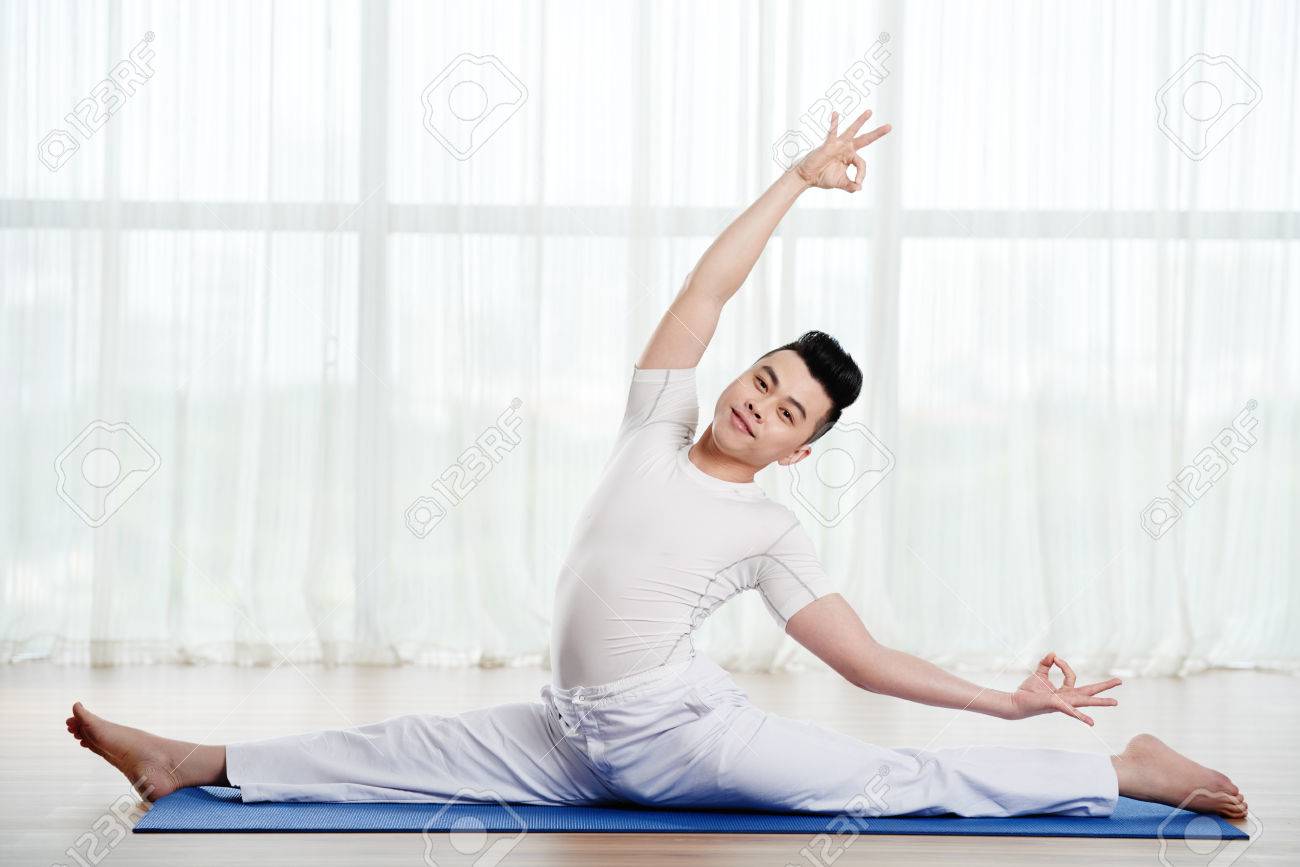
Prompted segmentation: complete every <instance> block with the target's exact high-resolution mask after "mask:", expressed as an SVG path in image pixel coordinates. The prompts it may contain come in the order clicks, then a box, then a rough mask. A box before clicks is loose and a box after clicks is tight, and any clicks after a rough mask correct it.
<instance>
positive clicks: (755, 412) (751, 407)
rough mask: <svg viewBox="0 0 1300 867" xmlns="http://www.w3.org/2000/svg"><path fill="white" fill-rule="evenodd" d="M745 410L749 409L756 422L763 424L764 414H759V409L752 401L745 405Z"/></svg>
mask: <svg viewBox="0 0 1300 867" xmlns="http://www.w3.org/2000/svg"><path fill="white" fill-rule="evenodd" d="M745 408H746V409H748V410H749V411H750V412H751V413H753V415H754V420H755V421H760V422H761V421H762V420H763V414H762V413H761V412H759V410H758V407H757V406H756V405H755V404H754V402H753V401H752V400H751V401H749V402H747V403H746V404H745Z"/></svg>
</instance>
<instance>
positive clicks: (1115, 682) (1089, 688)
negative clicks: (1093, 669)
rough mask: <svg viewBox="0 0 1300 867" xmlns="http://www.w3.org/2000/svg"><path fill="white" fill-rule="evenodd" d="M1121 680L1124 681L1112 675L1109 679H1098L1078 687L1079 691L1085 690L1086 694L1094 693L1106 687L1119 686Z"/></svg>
mask: <svg viewBox="0 0 1300 867" xmlns="http://www.w3.org/2000/svg"><path fill="white" fill-rule="evenodd" d="M1123 682H1124V681H1122V680H1120V679H1119V678H1118V677H1112V678H1111V679H1110V680H1102V681H1098V682H1097V683H1086V684H1084V685H1083V686H1081V687H1079V692H1085V693H1087V694H1088V695H1096V694H1097V693H1099V692H1105V691H1106V690H1108V689H1113V688H1114V687H1117V686H1119V685H1120V684H1122V683H1123Z"/></svg>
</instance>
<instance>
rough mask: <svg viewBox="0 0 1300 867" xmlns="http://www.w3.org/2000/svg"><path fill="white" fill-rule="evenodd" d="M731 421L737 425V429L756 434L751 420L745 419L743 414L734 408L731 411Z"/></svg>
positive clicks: (751, 434)
mask: <svg viewBox="0 0 1300 867" xmlns="http://www.w3.org/2000/svg"><path fill="white" fill-rule="evenodd" d="M731 423H732V424H733V425H735V427H736V430H740V431H744V432H745V433H747V434H749V435H750V436H751V437H752V436H753V435H754V430H753V428H751V427H750V426H749V422H747V421H746V420H745V417H744V416H743V415H741V414H740V413H738V412H736V411H735V410H734V409H733V410H732V411H731Z"/></svg>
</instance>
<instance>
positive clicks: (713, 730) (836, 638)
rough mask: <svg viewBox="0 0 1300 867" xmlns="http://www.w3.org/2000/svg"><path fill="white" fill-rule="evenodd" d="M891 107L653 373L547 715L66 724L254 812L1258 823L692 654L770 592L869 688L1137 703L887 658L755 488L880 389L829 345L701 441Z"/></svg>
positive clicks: (1071, 678)
mask: <svg viewBox="0 0 1300 867" xmlns="http://www.w3.org/2000/svg"><path fill="white" fill-rule="evenodd" d="M869 116H870V112H866V113H864V114H863V115H862V116H861V117H859V118H858V119H857V120H856V121H854V123H853V124H852V125H851V126H850V127H849V128H848V130H846V131H845V132H844V133H843V134H840V133H839V131H838V129H837V118H835V117H834V116H833V117H832V121H831V125H830V129H829V131H828V133H827V136H826V140H825V142H823V143H822V144H821V146H820V147H818V148H817V149H816V150H814V151H813V152H812V153H810V154H809V155H808V156H807V157H806V158H805V159H804V160H803V161H802V162H800V163H799V165H798V166H796V167H795V168H793V169H791V170H790V171H788V172H786V173H785V174H784V175H782V176H781V177H780V178H779V179H778V180H777V181H776V182H775V183H773V184H772V186H771V187H769V188H768V190H767V191H766V192H764V193H763V195H762V196H761V197H760V198H759V199H758V201H756V202H755V203H754V204H753V205H752V206H750V207H749V208H748V209H747V210H746V211H745V212H744V213H743V214H741V215H740V216H739V217H738V218H737V219H736V220H735V221H734V222H733V223H732V224H731V225H730V226H728V227H727V229H726V230H725V231H724V232H723V233H722V234H721V235H720V236H719V237H718V238H717V240H715V241H714V243H713V244H712V245H711V246H710V247H709V249H708V250H707V251H706V252H705V253H704V255H703V257H702V258H701V259H700V261H699V263H698V264H697V265H696V267H695V269H694V270H693V271H692V272H691V274H690V275H689V276H688V277H687V278H686V281H685V283H684V285H683V286H682V288H681V291H680V292H679V293H678V294H677V296H676V298H675V299H674V300H673V302H672V304H671V306H670V307H669V309H668V311H667V312H666V313H665V314H664V316H663V319H662V320H661V321H660V323H659V325H658V327H657V329H656V330H655V332H654V334H653V335H652V336H651V338H650V341H649V343H648V344H647V345H646V347H645V350H644V352H643V353H642V354H641V357H640V358H639V360H638V361H637V363H636V365H635V367H634V369H633V370H632V372H631V383H630V386H629V391H628V398H627V404H626V410H625V412H624V416H623V419H622V423H621V425H620V427H619V430H618V433H617V436H616V438H615V442H614V446H613V450H612V452H611V454H610V457H609V459H608V461H607V463H606V465H605V468H604V472H603V475H602V477H601V480H600V482H599V484H598V485H597V488H596V490H595V491H594V492H593V494H592V496H591V499H590V500H589V501H588V503H587V504H586V507H585V508H584V509H583V511H582V514H581V515H580V517H579V520H578V524H577V528H576V530H575V532H574V535H573V539H572V542H571V545H570V549H569V552H568V555H567V556H566V558H565V562H564V565H563V569H562V571H561V574H560V577H559V581H558V584H557V588H556V600H555V615H554V619H553V631H552V641H551V662H552V682H551V683H549V684H547V685H545V686H543V687H542V690H541V697H542V701H534V702H518V703H513V704H505V705H497V706H494V707H486V708H481V709H478V710H472V711H467V712H464V713H461V714H457V715H454V716H437V715H430V714H411V715H407V716H400V717H395V718H392V719H389V720H385V721H383V722H378V723H374V724H371V725H367V726H363V727H361V728H359V729H351V730H342V731H323V732H313V733H310V734H307V735H297V736H289V737H281V738H273V739H269V740H260V741H252V742H245V743H236V744H230V745H228V746H219V745H218V746H204V745H198V744H191V743H186V742H183V741H175V740H169V739H166V738H162V737H159V736H157V735H153V734H149V733H146V732H144V731H140V730H138V729H132V728H127V727H125V726H121V725H117V724H114V723H110V722H108V721H107V720H104V719H102V718H100V717H98V716H95V715H94V714H92V713H90V712H89V711H88V710H86V709H85V708H84V707H83V706H81V705H80V704H79V703H78V704H76V705H74V707H73V715H72V716H71V717H70V718H69V719H68V720H67V725H68V729H69V731H71V732H72V733H73V735H74V736H75V737H76V738H77V739H78V740H79V741H80V742H81V744H82V746H84V747H87V748H88V749H91V750H93V751H95V752H96V753H97V754H99V755H101V756H103V757H104V758H105V759H107V760H109V761H110V762H112V763H113V765H114V766H116V767H117V768H118V769H119V770H121V771H122V772H123V773H125V774H126V775H127V777H128V778H129V779H130V780H131V781H132V782H133V783H135V784H136V785H137V787H138V788H139V789H140V790H141V793H142V794H143V795H144V796H145V797H148V798H150V799H153V798H157V797H161V796H163V795H166V794H167V793H169V792H171V791H173V790H175V789H176V788H178V787H181V786H193V785H208V784H214V783H221V784H230V785H235V786H239V787H240V788H241V794H242V797H243V799H244V800H246V801H254V800H280V801H313V800H314V801H347V800H363V801H364V800H433V801H441V800H448V799H452V798H458V799H460V800H464V799H465V798H464V796H463V792H462V790H463V789H472V790H475V791H476V792H478V793H480V794H484V793H486V794H487V795H489V796H490V797H491V798H494V799H500V800H503V801H507V802H514V803H527V804H600V803H618V802H634V803H640V804H645V805H650V806H665V807H667V806H672V807H715V808H744V809H764V810H798V811H815V812H829V813H838V812H841V811H846V810H852V811H855V812H858V813H859V814H863V815H899V814H918V815H935V814H941V813H956V814H959V815H963V816H1009V815H1018V814H1026V813H1059V814H1065V815H1080V816H1106V815H1109V814H1110V812H1111V811H1112V810H1113V809H1114V806H1115V803H1116V800H1117V797H1118V795H1120V794H1124V795H1128V796H1130V797H1134V798H1140V799H1145V800H1152V801H1161V802H1163V803H1166V804H1175V805H1177V804H1183V805H1185V806H1187V807H1188V808H1190V809H1194V810H1203V811H1213V812H1218V813H1221V814H1223V815H1225V816H1229V817H1232V818H1241V817H1244V816H1245V812H1246V803H1245V800H1244V798H1243V796H1242V794H1241V792H1240V791H1239V790H1238V789H1237V787H1236V786H1234V785H1233V783H1232V782H1231V781H1230V780H1229V779H1228V778H1227V777H1225V776H1224V775H1223V774H1220V773H1218V772H1216V771H1213V770H1210V769H1208V768H1205V767H1203V766H1201V765H1198V764H1196V763H1195V762H1193V761H1191V760H1190V759H1187V758H1185V757H1184V756H1181V755H1179V754H1178V753H1176V752H1175V751H1174V750H1172V749H1170V748H1169V747H1168V746H1166V745H1165V744H1163V743H1162V742H1161V741H1159V740H1157V739H1156V738H1154V737H1151V736H1150V735H1138V736H1137V737H1135V738H1133V740H1131V741H1130V742H1129V744H1128V746H1127V748H1126V749H1125V750H1124V752H1123V753H1121V754H1119V755H1113V756H1111V755H1106V754H1102V753H1090V752H1078V751H1070V750H1057V749H1043V748H1034V747H1015V748H1012V747H984V746H973V747H968V748H965V749H941V750H933V751H931V750H925V749H915V748H886V747H880V746H876V745H873V744H870V743H867V742H865V741H861V740H858V739H856V738H852V737H849V736H847V735H843V734H840V733H838V732H835V731H832V730H830V729H827V728H824V727H822V726H819V725H816V724H814V723H812V722H808V721H804V720H793V719H787V718H784V717H780V716H777V715H775V714H771V713H768V712H766V711H763V710H761V709H759V708H757V707H755V706H754V705H753V704H751V703H750V701H749V698H748V696H747V695H746V694H745V692H744V691H743V690H741V689H740V688H739V687H738V686H737V685H736V683H735V682H734V681H733V680H732V678H731V677H730V675H729V674H728V673H727V672H726V671H724V670H723V669H722V668H720V667H719V666H718V665H717V664H715V663H714V662H712V661H711V660H710V659H708V657H706V656H704V655H702V654H698V653H696V651H695V648H694V646H693V640H692V639H693V636H694V634H695V632H696V630H697V629H698V628H699V627H700V625H701V624H702V623H703V622H704V620H705V619H706V618H707V617H708V616H709V615H710V614H711V613H712V612H713V611H715V610H716V609H717V608H718V607H719V606H721V605H722V604H723V603H725V602H726V601H727V600H729V599H731V598H732V597H734V596H736V595H737V594H739V593H742V592H744V591H747V590H757V591H758V592H759V594H760V596H761V598H762V599H763V602H764V604H765V605H766V606H767V609H768V611H769V613H770V614H771V615H772V618H773V619H774V621H775V622H776V624H777V625H778V626H780V627H781V628H782V629H784V631H785V632H786V633H787V634H789V635H790V636H791V637H793V638H794V639H795V640H796V641H798V642H799V643H801V644H802V645H804V646H805V647H807V648H808V649H809V650H810V651H811V652H812V653H814V654H815V655H816V656H817V657H819V658H820V659H821V660H823V661H824V662H825V663H826V664H827V665H828V666H830V667H831V668H832V669H834V670H835V671H837V672H838V673H839V674H841V675H842V676H843V677H844V678H845V679H846V680H848V681H849V682H851V683H852V684H854V685H855V686H858V687H860V688H862V689H864V690H868V691H870V692H874V693H879V694H883V695H890V696H896V697H898V698H903V699H908V700H911V701H916V702H922V703H925V704H929V705H934V706H938V707H946V708H957V709H961V710H969V711H972V712H976V713H983V714H988V715H991V716H996V717H1000V718H1002V719H1008V720H1016V719H1024V718H1026V717H1030V716H1035V715H1038V714H1046V713H1061V714H1065V715H1068V716H1070V717H1072V718H1074V719H1077V720H1079V721H1081V722H1083V723H1085V724H1087V725H1092V724H1093V720H1092V718H1091V717H1089V716H1088V715H1087V714H1086V713H1085V712H1084V711H1083V710H1081V708H1086V707H1094V706H1095V707H1104V706H1113V705H1115V704H1117V702H1116V700H1115V699H1113V698H1107V697H1101V696H1100V695H1099V693H1101V692H1104V691H1106V690H1109V689H1111V688H1113V687H1115V686H1118V685H1119V679H1118V678H1111V679H1110V680H1106V681H1103V682H1099V683H1093V684H1087V685H1084V686H1075V675H1074V672H1073V671H1072V670H1071V669H1070V666H1069V665H1068V664H1067V663H1066V662H1065V661H1064V660H1062V659H1059V658H1057V657H1056V655H1055V654H1052V653H1049V654H1047V655H1045V656H1044V657H1043V658H1042V659H1041V660H1040V661H1039V663H1038V665H1037V667H1036V669H1035V670H1034V671H1033V672H1032V673H1031V674H1030V675H1029V677H1028V678H1026V679H1025V681H1024V682H1023V683H1022V684H1021V685H1020V687H1019V688H1018V689H1017V690H1015V691H1014V692H1005V691H1000V690H995V689H989V688H981V687H979V686H977V685H976V684H974V683H971V682H969V681H966V680H963V679H962V678H959V677H957V676H955V675H953V674H949V673H948V672H945V671H943V670H942V669H939V668H938V667H936V666H934V665H932V664H930V663H928V662H926V661H924V660H922V659H919V658H917V657H915V656H912V655H910V654H907V653H904V652H902V651H899V650H894V649H891V648H888V647H885V646H883V645H881V644H880V643H879V642H877V641H876V640H875V639H874V638H873V637H872V636H871V634H870V633H869V632H868V631H867V628H866V626H865V625H864V624H863V622H862V620H861V619H860V618H859V617H858V615H857V614H856V612H855V611H854V610H853V608H852V607H851V606H850V605H849V603H848V602H847V601H846V600H845V599H844V597H843V596H841V595H840V594H839V593H837V592H835V589H834V585H833V583H832V582H831V581H830V579H829V578H828V576H827V575H826V573H825V572H824V571H823V569H822V566H821V563H820V562H819V560H818V557H817V554H816V551H815V550H814V548H813V545H812V543H811V540H810V539H809V537H808V536H807V534H806V533H805V532H804V530H803V528H802V527H801V526H800V524H799V521H798V519H797V518H796V517H795V515H794V514H793V512H791V511H790V510H789V509H788V508H786V507H785V506H783V505H781V504H778V503H776V502H774V501H772V500H769V499H768V498H767V496H766V495H765V494H764V492H763V490H762V489H761V488H760V487H759V485H758V484H757V483H756V482H755V481H754V475H755V473H757V472H758V471H759V470H761V469H763V468H764V467H766V466H768V465H770V464H772V463H778V464H783V465H789V464H793V463H796V462H798V461H801V460H804V459H806V458H807V457H808V456H809V455H810V454H811V452H812V449H813V447H814V444H815V443H816V442H817V439H818V438H819V437H820V436H822V435H823V434H825V433H826V431H828V430H829V429H830V428H831V427H832V426H833V425H834V424H835V422H836V421H837V420H838V419H839V417H840V413H841V411H842V410H843V409H844V408H845V407H847V406H849V405H850V404H852V403H853V402H854V401H855V400H856V399H857V397H858V393H859V391H860V390H861V387H862V373H861V371H860V370H859V369H858V367H857V365H856V364H854V362H853V359H852V358H851V357H850V356H849V355H848V354H847V353H846V352H845V351H844V350H843V348H842V347H841V346H840V345H839V344H838V343H837V342H836V341H835V340H834V339H832V338H831V337H829V336H828V335H826V334H823V333H821V332H816V331H813V332H809V333H807V334H805V335H803V336H802V337H800V338H799V339H798V340H796V341H794V342H792V343H789V344H787V345H785V346H781V347H779V348H777V349H775V350H773V351H771V352H769V353H767V354H765V355H763V356H762V357H761V358H759V359H758V360H757V361H755V362H754V364H752V365H751V366H750V367H749V368H748V369H747V370H745V371H744V372H743V373H741V375H740V376H738V377H737V378H736V379H735V381H734V382H732V383H731V384H730V385H729V386H727V388H726V389H725V390H724V391H723V392H722V394H721V395H720V396H719V398H718V400H717V403H716V404H715V406H714V409H713V417H712V420H711V423H710V424H709V425H708V426H707V427H706V428H705V429H704V431H703V433H702V434H700V436H699V439H698V440H697V439H696V436H695V434H696V428H697V424H698V420H699V418H698V416H699V408H698V406H699V405H698V396H697V393H696V379H695V368H696V365H697V364H698V363H699V361H700V359H701V357H702V356H703V354H704V351H705V349H706V348H707V346H708V343H709V341H710V340H711V339H712V337H713V333H714V330H715V329H716V327H717V325H718V321H719V318H720V316H721V313H722V310H723V308H724V306H725V305H726V303H727V301H728V300H729V299H730V298H731V297H732V296H733V295H734V294H735V293H736V292H737V290H739V288H740V286H741V284H742V283H744V281H745V279H746V277H747V276H748V275H749V273H750V271H751V269H752V268H753V266H754V263H755V262H756V261H757V259H758V257H759V255H760V254H761V253H762V250H763V248H764V246H765V245H766V243H767V241H768V239H769V238H770V237H771V235H772V232H773V231H774V230H775V228H776V226H777V224H778V223H779V222H780V220H781V218H782V217H783V216H784V215H785V213H786V212H787V211H788V210H789V208H790V207H791V206H792V205H793V203H794V202H795V200H796V199H797V198H798V197H799V196H800V195H801V194H802V193H803V192H804V191H806V190H808V189H810V188H813V187H818V188H823V189H841V190H845V191H848V192H856V191H857V190H859V189H861V183H862V178H863V173H864V171H865V168H866V166H865V163H864V161H863V159H862V157H861V156H859V155H858V151H859V150H861V149H862V148H864V147H866V146H867V145H869V144H871V143H872V142H873V141H876V140H877V139H879V138H881V137H882V136H884V135H885V134H886V133H888V132H889V127H888V126H882V127H880V128H878V129H876V130H873V131H871V132H868V133H865V134H861V135H860V134H859V130H860V129H861V127H862V125H863V124H864V123H865V121H866V120H867V119H868V117H869ZM850 167H852V168H853V169H854V174H853V176H852V177H850V176H849V173H848V170H849V168H850ZM1054 666H1055V667H1057V668H1060V669H1061V672H1062V675H1063V677H1064V681H1063V683H1062V684H1061V685H1060V686H1057V685H1055V684H1053V683H1052V681H1051V679H1050V674H1051V669H1052V668H1053V667H1054ZM1189 798H1190V800H1189Z"/></svg>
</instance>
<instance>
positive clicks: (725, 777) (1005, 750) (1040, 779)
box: [226, 655, 1119, 816]
mask: <svg viewBox="0 0 1300 867" xmlns="http://www.w3.org/2000/svg"><path fill="white" fill-rule="evenodd" d="M541 697H542V701H540V702H537V701H534V702H519V703H515V704H504V705H497V706H495V707H487V708H481V709H479V710H472V711H467V712H465V713H461V714H457V715H455V716H433V715H409V716H399V717H394V718H392V719H389V720H385V721H384V722H379V723H374V724H372V725H366V726H361V727H360V728H357V729H350V730H343V731H321V732H314V733H311V734H304V735H295V736H291V737H282V738H273V739H270V740H263V741H252V742H246V743H237V744H231V745H230V746H228V747H227V748H226V774H227V776H228V777H229V779H230V782H231V784H232V785H235V786H239V787H240V788H241V790H242V797H243V800H245V801H452V800H459V801H467V800H468V801H488V802H491V801H494V800H500V801H503V802H506V803H521V804H615V803H620V802H621V803H627V802H632V803H638V804H644V805H653V806H658V807H713V808H735V809H756V810H774V811H775V810H783V811H807V812H819V813H841V812H846V813H850V814H852V815H861V816H880V815H906V814H913V815H937V814H942V813H956V814H958V815H961V816H1014V815H1020V814H1025V813H1056V814H1060V815H1067V816H1108V815H1110V813H1111V811H1112V810H1113V809H1114V808H1115V802H1116V800H1117V798H1118V795H1119V792H1118V780H1117V778H1116V775H1115V771H1114V768H1113V767H1112V766H1111V763H1110V758H1109V756H1106V755H1104V754H1101V753H1085V752H1076V751H1072V750H1057V749H1029V748H1014V747H991V746H976V747H969V748H962V749H941V750H932V751H931V750H920V749H901V748H900V749H887V748H884V747H878V746H873V745H872V744H869V743H865V742H863V741H860V740H858V739H856V738H852V737H849V736H848V735H844V734H840V733H838V732H835V731H831V730H830V729H827V728H824V727H822V726H820V725H817V724H815V723H812V722H808V721H800V720H793V719H787V718H784V717H780V716H776V715H775V714H770V713H766V712H764V711H763V710H760V709H759V708H757V707H754V706H753V705H752V704H750V702H749V697H748V695H747V694H746V693H745V692H744V691H743V690H742V689H741V688H740V687H739V686H737V685H736V683H735V682H734V681H733V680H732V678H731V676H730V675H729V674H728V673H727V672H726V671H725V670H724V669H722V668H720V667H719V666H718V665H717V664H715V663H714V662H713V661H712V660H710V659H708V658H707V657H704V656H699V655H697V656H696V657H695V658H694V659H693V660H691V661H689V662H688V663H685V664H679V665H676V666H665V667H660V668H657V669H652V670H650V671H647V672H644V673H642V674H640V675H636V676H634V677H631V678H627V679H625V680H621V681H616V682H615V683H612V684H607V685H604V686H599V687H575V688H573V689H556V688H553V687H552V686H551V685H549V684H548V685H546V686H544V687H542V690H541Z"/></svg>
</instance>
